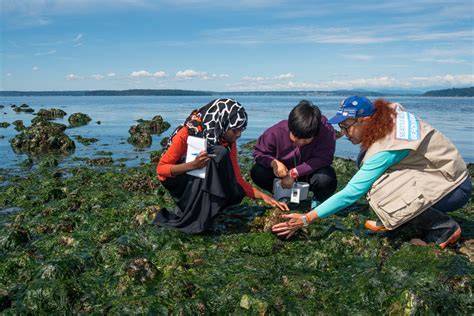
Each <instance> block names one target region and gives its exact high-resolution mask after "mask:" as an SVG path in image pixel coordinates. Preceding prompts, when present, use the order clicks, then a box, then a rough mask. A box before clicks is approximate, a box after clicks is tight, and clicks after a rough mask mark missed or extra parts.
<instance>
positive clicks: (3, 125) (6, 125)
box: [0, 122, 10, 128]
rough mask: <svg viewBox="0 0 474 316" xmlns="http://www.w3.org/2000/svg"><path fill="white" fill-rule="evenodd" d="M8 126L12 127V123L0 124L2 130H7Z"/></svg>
mask: <svg viewBox="0 0 474 316" xmlns="http://www.w3.org/2000/svg"><path fill="white" fill-rule="evenodd" d="M8 126H10V123H8V122H1V123H0V128H7V127H8Z"/></svg>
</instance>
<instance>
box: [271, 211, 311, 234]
mask: <svg viewBox="0 0 474 316" xmlns="http://www.w3.org/2000/svg"><path fill="white" fill-rule="evenodd" d="M303 216H305V214H300V213H291V214H285V215H282V216H281V217H283V218H286V219H288V221H286V222H282V223H279V224H276V225H273V227H272V232H273V233H275V234H277V235H278V236H283V237H285V238H286V239H288V238H290V237H291V236H293V235H294V233H296V232H297V231H298V230H299V229H301V228H302V227H303V225H304V223H303Z"/></svg>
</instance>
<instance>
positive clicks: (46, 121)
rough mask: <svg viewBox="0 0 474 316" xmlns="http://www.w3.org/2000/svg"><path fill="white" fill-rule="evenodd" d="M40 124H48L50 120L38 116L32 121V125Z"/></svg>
mask: <svg viewBox="0 0 474 316" xmlns="http://www.w3.org/2000/svg"><path fill="white" fill-rule="evenodd" d="M40 122H43V123H48V122H49V120H48V119H47V118H45V117H43V116H36V117H34V118H33V119H32V120H31V125H34V124H38V123H40Z"/></svg>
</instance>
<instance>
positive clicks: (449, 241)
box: [439, 226, 461, 249]
mask: <svg viewBox="0 0 474 316" xmlns="http://www.w3.org/2000/svg"><path fill="white" fill-rule="evenodd" d="M459 238H461V227H459V226H458V228H457V229H456V231H455V232H454V233H453V234H452V235H451V236H449V238H448V239H447V240H446V241H445V242H442V243H440V244H439V247H440V248H441V249H444V248H446V247H447V246H449V245H454V244H455V243H456V242H457V241H458V240H459Z"/></svg>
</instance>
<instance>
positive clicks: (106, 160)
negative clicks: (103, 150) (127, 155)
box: [87, 157, 114, 166]
mask: <svg viewBox="0 0 474 316" xmlns="http://www.w3.org/2000/svg"><path fill="white" fill-rule="evenodd" d="M87 163H88V164H89V165H91V166H106V165H111V164H113V163H114V160H113V159H112V158H110V157H103V158H94V159H89V161H88V162H87Z"/></svg>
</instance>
